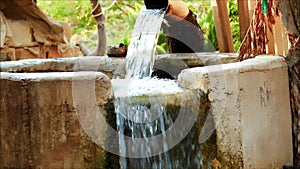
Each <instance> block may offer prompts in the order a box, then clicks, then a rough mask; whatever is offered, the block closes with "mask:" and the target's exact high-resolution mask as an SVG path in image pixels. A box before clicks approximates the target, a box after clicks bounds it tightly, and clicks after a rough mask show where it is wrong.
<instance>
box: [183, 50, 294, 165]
mask: <svg viewBox="0 0 300 169" xmlns="http://www.w3.org/2000/svg"><path fill="white" fill-rule="evenodd" d="M178 80H179V83H180V84H182V85H183V86H186V87H190V88H194V89H199V90H201V91H203V92H205V93H207V94H208V98H209V100H210V101H211V106H212V108H211V115H212V117H213V119H214V123H215V126H214V127H215V129H216V133H217V144H218V145H217V146H218V152H219V154H220V159H217V160H219V161H221V164H222V165H223V167H225V166H230V167H229V168H249V169H250V168H255V169H257V168H282V165H284V164H290V165H292V164H293V153H292V129H291V126H292V122H291V112H290V104H289V103H290V101H289V84H288V73H287V65H286V63H285V61H284V59H283V58H281V57H278V56H259V57H256V58H255V59H249V60H246V61H243V62H239V63H230V64H223V65H217V66H207V67H199V68H193V69H186V70H184V71H183V72H182V73H181V74H180V75H179V79H178Z"/></svg>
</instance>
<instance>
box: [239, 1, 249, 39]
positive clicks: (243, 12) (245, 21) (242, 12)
mask: <svg viewBox="0 0 300 169" xmlns="http://www.w3.org/2000/svg"><path fill="white" fill-rule="evenodd" d="M238 13H239V20H240V23H239V24H240V39H241V41H242V40H243V39H244V37H245V35H246V33H247V30H248V28H249V26H250V17H249V9H248V1H247V0H238Z"/></svg>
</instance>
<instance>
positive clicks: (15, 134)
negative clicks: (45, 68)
mask: <svg viewBox="0 0 300 169" xmlns="http://www.w3.org/2000/svg"><path fill="white" fill-rule="evenodd" d="M73 78H76V79H77V80H78V81H79V82H80V81H84V83H85V84H86V85H89V83H92V82H94V81H95V87H96V89H98V90H99V91H101V97H100V96H99V95H97V96H99V97H97V105H98V106H100V107H101V106H104V105H105V104H106V103H107V101H108V100H109V99H110V97H111V94H112V93H111V84H110V81H109V78H108V77H107V76H106V75H104V74H102V73H96V74H95V75H94V76H93V77H89V76H86V75H84V76H83V75H78V74H74V73H71V72H70V73H67V72H66V73H63V72H61V73H4V72H1V79H0V89H1V95H0V96H1V98H0V100H1V102H0V110H1V111H0V112H1V113H0V129H1V130H0V131H1V132H0V137H1V142H0V149H1V152H0V168H101V167H102V168H105V165H107V164H106V163H107V162H106V160H107V158H106V157H107V156H106V153H105V152H104V151H103V150H102V149H101V148H100V146H98V145H96V144H95V143H94V142H93V141H92V140H91V139H90V138H89V137H88V136H87V135H86V133H85V131H84V130H83V129H82V127H81V125H80V123H79V120H78V116H77V114H76V109H75V107H74V104H73V98H72V96H73V93H72V80H73ZM77 104H79V105H78V106H79V107H80V103H77ZM83 104H84V103H83ZM101 132H102V133H101V134H104V132H105V128H103V131H101Z"/></svg>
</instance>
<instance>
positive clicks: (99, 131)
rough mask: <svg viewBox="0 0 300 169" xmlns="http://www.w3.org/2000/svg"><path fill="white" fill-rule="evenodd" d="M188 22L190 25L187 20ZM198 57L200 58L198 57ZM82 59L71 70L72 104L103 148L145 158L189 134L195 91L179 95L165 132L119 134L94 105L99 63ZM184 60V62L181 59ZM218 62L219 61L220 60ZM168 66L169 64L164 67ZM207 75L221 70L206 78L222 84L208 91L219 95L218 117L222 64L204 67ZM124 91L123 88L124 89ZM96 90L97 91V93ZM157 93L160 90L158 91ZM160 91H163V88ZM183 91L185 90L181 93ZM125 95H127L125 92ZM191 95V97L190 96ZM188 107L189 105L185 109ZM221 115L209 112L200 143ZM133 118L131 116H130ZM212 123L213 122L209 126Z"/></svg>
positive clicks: (220, 99)
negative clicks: (176, 111) (217, 75)
mask: <svg viewBox="0 0 300 169" xmlns="http://www.w3.org/2000/svg"><path fill="white" fill-rule="evenodd" d="M188 24H190V23H189V22H188ZM176 38H177V39H179V40H181V41H182V42H184V43H185V42H186V44H187V45H189V44H188V40H187V39H186V38H185V37H179V38H178V37H176ZM199 59H201V58H199ZM83 62H85V61H84V59H78V62H77V64H76V66H75V71H74V78H73V81H72V94H73V102H74V106H75V109H76V112H77V115H78V119H79V121H80V124H81V126H82V128H83V129H84V131H85V132H86V134H87V135H88V136H89V137H90V138H91V140H93V141H94V142H95V143H96V144H98V145H99V146H101V147H102V148H103V149H104V150H106V151H108V152H110V153H113V154H117V155H119V156H123V157H129V158H144V157H150V156H154V155H158V154H161V153H164V152H167V151H168V150H169V149H171V148H173V147H174V146H176V145H177V144H179V143H180V141H181V140H182V139H184V138H185V137H186V135H187V134H188V133H189V131H190V130H191V128H192V127H193V125H194V123H195V121H196V119H197V117H198V111H199V104H200V96H199V94H198V93H197V92H194V94H193V95H189V96H188V97H187V95H185V94H182V95H181V100H182V101H181V104H182V106H181V108H180V112H179V114H178V116H177V119H176V120H175V122H174V123H173V125H172V126H170V127H169V128H168V129H166V130H165V132H163V133H161V134H159V135H156V136H152V137H148V138H133V137H130V136H126V135H123V134H121V132H119V131H117V130H115V129H114V128H112V127H111V125H110V124H108V123H107V121H106V117H105V116H104V115H105V114H106V113H109V112H105V110H103V109H100V108H99V107H98V105H97V99H96V96H97V95H98V96H99V94H101V92H103V91H96V90H95V80H96V72H97V70H98V65H99V64H98V63H96V62H93V63H90V62H89V64H90V65H86V64H87V63H86V62H85V63H83ZM182 62H183V61H182ZM219 63H221V61H219ZM81 65H85V66H86V67H89V70H90V71H89V72H86V71H80V67H81ZM165 67H168V66H165ZM205 69H207V74H208V78H209V77H210V72H216V71H218V72H220V73H221V74H222V75H221V78H219V79H217V80H214V78H209V80H210V82H209V83H210V85H211V84H214V83H215V84H216V83H218V85H217V86H221V87H220V88H217V89H214V90H215V92H213V93H210V94H211V95H214V94H218V100H215V102H217V103H216V105H217V106H218V107H219V109H218V110H219V112H218V116H219V117H222V114H223V111H224V107H225V104H226V103H225V102H226V101H224V100H226V99H225V98H226V96H225V94H224V95H222V94H221V95H220V93H225V92H224V89H226V79H225V73H224V71H222V65H221V64H219V65H216V66H207V68H205ZM163 71H165V72H170V71H174V70H163ZM123 82H125V83H126V84H125V86H126V88H128V89H129V88H132V87H134V83H135V82H134V81H133V80H132V79H129V80H128V79H127V80H125V79H123ZM145 85H147V84H145ZM125 91H126V89H125ZM97 92H100V93H98V94H97ZM157 92H158V93H159V92H160V91H157ZM162 93H163V91H162ZM183 93H185V92H183ZM125 95H126V94H125ZM191 97H193V98H192V99H191ZM186 100H193V101H194V103H193V104H192V105H191V106H193V107H188V106H184V105H185V104H186V103H184V101H186ZM187 107H188V108H187ZM190 110H193V112H190ZM119 113H121V114H122V116H123V117H127V118H129V119H130V117H133V116H134V115H130V114H128V113H127V114H126V112H119ZM160 115H161V114H156V115H155V116H153V117H155V118H156V117H157V118H159V116H160ZM220 119H221V118H214V115H213V114H212V111H210V112H209V114H208V116H207V118H206V121H205V123H204V127H203V128H202V130H201V133H200V136H199V143H204V142H205V141H206V140H207V139H208V138H209V137H210V135H211V134H212V133H213V131H214V130H215V127H216V126H217V125H218V123H219V122H220ZM131 120H132V119H131ZM153 120H154V119H153V118H150V120H149V121H148V122H151V121H153ZM136 122H137V123H140V122H141V121H136ZM142 122H143V123H147V121H142ZM211 124H214V125H211ZM106 136H109V139H110V140H109V144H107V143H106V141H107V140H105V137H106ZM120 139H122V140H123V141H124V142H126V144H121V145H126V147H125V149H126V151H120V149H123V147H120ZM166 144H167V145H168V146H167V148H166V147H160V146H158V145H166ZM131 147H135V149H139V148H141V149H145V150H148V151H132V148H131Z"/></svg>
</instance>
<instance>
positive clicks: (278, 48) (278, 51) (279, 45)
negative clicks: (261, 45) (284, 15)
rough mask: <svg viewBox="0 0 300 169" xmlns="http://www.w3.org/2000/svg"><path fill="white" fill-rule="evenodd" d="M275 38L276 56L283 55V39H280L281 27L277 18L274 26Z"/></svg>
mask: <svg viewBox="0 0 300 169" xmlns="http://www.w3.org/2000/svg"><path fill="white" fill-rule="evenodd" d="M274 28H275V29H274V36H275V42H276V43H275V53H276V55H283V37H282V25H281V21H280V18H279V17H276V18H275V26H274Z"/></svg>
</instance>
